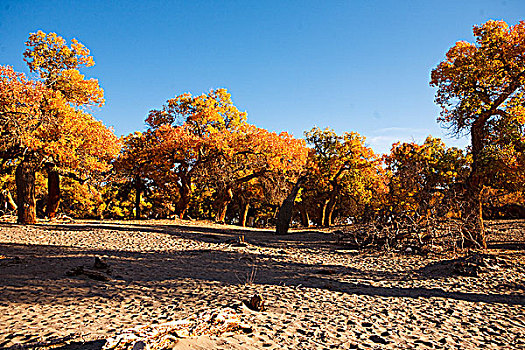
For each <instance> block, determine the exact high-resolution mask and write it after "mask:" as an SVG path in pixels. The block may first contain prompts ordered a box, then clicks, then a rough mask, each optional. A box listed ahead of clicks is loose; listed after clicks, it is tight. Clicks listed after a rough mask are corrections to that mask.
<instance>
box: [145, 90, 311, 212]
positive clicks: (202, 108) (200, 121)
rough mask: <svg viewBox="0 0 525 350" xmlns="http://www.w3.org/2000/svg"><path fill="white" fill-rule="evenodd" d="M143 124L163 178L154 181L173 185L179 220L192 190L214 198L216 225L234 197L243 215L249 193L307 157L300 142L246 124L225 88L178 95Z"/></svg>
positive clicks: (188, 203) (277, 177)
mask: <svg viewBox="0 0 525 350" xmlns="http://www.w3.org/2000/svg"><path fill="white" fill-rule="evenodd" d="M147 123H148V125H150V129H149V131H148V135H150V137H151V142H152V144H153V145H155V146H154V147H153V148H152V159H153V160H152V162H153V163H154V164H155V165H156V167H157V168H158V169H163V170H162V171H159V173H161V174H164V175H162V176H163V177H164V179H161V178H157V180H156V182H158V183H159V186H165V187H166V188H168V187H169V186H170V185H173V184H174V185H175V186H176V187H177V189H176V190H177V192H178V200H177V205H176V213H177V215H179V216H180V217H183V216H184V215H185V214H186V213H187V210H188V208H189V205H190V202H191V201H192V195H193V194H194V193H195V190H198V192H199V193H202V194H204V193H212V194H213V198H214V201H213V204H212V205H213V207H214V208H215V213H214V214H213V216H214V218H215V220H216V221H218V222H224V220H225V217H226V213H227V210H228V206H229V205H230V203H231V202H232V201H233V199H234V196H235V195H238V196H240V197H242V198H243V200H244V203H243V210H244V213H243V216H244V217H245V216H246V215H244V214H245V213H246V212H247V208H249V198H250V195H248V193H251V194H253V193H256V192H258V190H256V189H255V187H256V186H264V185H265V184H268V183H270V182H272V181H273V182H274V183H275V181H277V179H281V178H282V177H283V176H291V174H292V173H295V170H296V168H297V167H301V164H302V162H303V163H304V160H305V158H306V148H305V147H304V142H303V141H301V140H296V139H294V138H293V137H291V135H289V134H287V133H281V134H279V135H278V134H276V133H271V132H268V131H266V130H264V129H261V128H257V127H255V126H253V125H250V124H248V123H247V122H246V113H245V112H241V111H239V110H238V109H237V108H236V107H235V106H234V105H233V102H232V100H231V96H230V94H228V92H227V91H226V90H225V89H216V90H212V91H210V92H209V93H208V94H203V95H200V96H191V95H190V94H182V95H179V96H177V97H175V98H173V99H170V100H168V101H167V103H166V105H164V106H163V108H162V109H160V110H152V111H151V112H150V114H149V116H148V119H147ZM161 184H163V185H161ZM272 187H273V188H275V187H276V186H272ZM243 191H244V192H243ZM270 192H271V191H268V192H267V194H269V193H270ZM243 221H244V220H243Z"/></svg>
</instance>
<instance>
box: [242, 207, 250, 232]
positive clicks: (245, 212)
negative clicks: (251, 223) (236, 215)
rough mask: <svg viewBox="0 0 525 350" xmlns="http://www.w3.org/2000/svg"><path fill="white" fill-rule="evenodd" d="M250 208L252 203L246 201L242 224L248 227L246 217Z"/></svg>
mask: <svg viewBox="0 0 525 350" xmlns="http://www.w3.org/2000/svg"><path fill="white" fill-rule="evenodd" d="M248 210H250V203H244V204H243V206H242V212H241V226H242V227H246V219H248Z"/></svg>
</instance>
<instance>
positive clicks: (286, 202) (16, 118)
mask: <svg viewBox="0 0 525 350" xmlns="http://www.w3.org/2000/svg"><path fill="white" fill-rule="evenodd" d="M474 36H475V42H472V43H470V42H464V41H460V42H457V43H456V44H455V45H454V46H453V47H452V48H450V50H449V51H448V52H447V53H446V56H445V58H444V59H443V61H442V62H441V63H440V64H439V65H438V66H437V67H435V68H434V69H433V70H432V72H431V81H430V85H431V86H432V87H435V88H436V97H435V102H436V104H437V105H438V106H439V107H440V108H441V114H440V116H439V117H438V122H439V123H441V124H442V125H443V127H446V128H448V130H449V131H450V132H451V134H453V135H457V136H461V135H468V136H469V137H470V140H471V143H470V144H471V145H470V146H469V147H468V148H467V149H465V150H462V149H458V148H454V147H447V146H446V145H445V144H444V142H443V141H442V140H440V139H438V138H434V137H432V136H428V138H427V139H426V140H425V141H424V143H422V144H418V143H414V142H412V143H395V144H393V145H392V148H391V151H390V153H389V154H385V155H381V154H376V153H374V151H373V150H372V149H371V148H370V147H368V146H367V143H366V139H365V137H364V136H362V135H359V134H358V133H356V132H352V131H348V132H345V133H342V134H337V133H335V132H334V131H333V130H331V129H320V128H317V127H314V128H312V129H311V130H309V131H307V132H305V134H304V139H301V138H297V137H294V136H292V135H291V134H289V133H286V132H282V133H280V134H277V133H275V132H270V131H268V130H265V129H263V128H259V127H257V126H255V125H252V124H250V123H249V122H248V119H247V113H246V112H243V111H240V110H238V108H237V107H236V106H235V104H234V103H233V100H232V97H231V96H230V94H229V93H228V92H227V91H226V90H225V89H222V88H221V89H214V90H211V91H207V92H203V93H202V94H201V95H198V96H193V95H190V94H188V93H182V94H177V93H175V96H174V97H173V98H171V99H169V100H167V101H166V102H165V103H164V105H162V106H151V108H152V109H151V111H150V112H149V114H148V115H147V116H146V118H145V123H146V125H147V129H146V130H145V131H136V132H134V133H131V134H129V135H127V136H123V137H120V138H119V137H117V136H116V135H115V134H114V133H113V131H112V130H111V129H110V128H108V127H107V126H105V125H104V124H103V122H101V121H98V120H96V119H95V118H94V117H93V116H92V115H91V114H90V113H89V107H90V106H102V105H103V104H104V102H105V100H104V92H103V90H102V88H101V87H100V85H99V82H98V80H97V79H93V78H87V77H86V76H84V75H83V74H81V73H80V69H84V68H88V67H90V66H93V65H94V60H93V57H92V56H91V54H90V51H89V50H88V48H86V47H85V46H84V45H83V44H81V43H80V42H79V41H77V40H75V39H73V40H72V41H71V42H70V43H68V42H67V41H66V40H64V39H63V38H62V37H60V36H59V35H57V34H55V33H44V32H42V31H38V32H36V33H32V34H30V36H29V38H28V40H27V42H26V46H27V49H26V51H25V52H24V53H23V57H24V61H25V62H26V63H27V65H28V67H29V70H30V72H31V73H32V74H31V76H30V77H28V76H26V75H25V74H23V73H19V72H16V71H14V70H13V68H12V67H10V66H8V65H4V66H0V126H1V129H0V169H1V176H0V187H1V195H0V204H1V207H0V210H1V214H4V215H16V216H17V221H18V223H21V224H33V223H35V222H36V221H37V218H38V217H40V218H44V217H47V218H54V217H56V216H57V215H67V216H70V217H74V218H99V219H108V218H113V219H114V218H118V219H127V218H136V219H147V218H173V217H178V218H182V219H190V218H191V219H206V220H214V221H216V222H219V223H229V224H236V225H241V226H254V227H267V226H273V225H276V224H277V226H278V231H279V227H280V228H281V229H282V230H284V231H286V230H287V229H288V225H289V224H290V225H292V226H303V227H310V226H319V227H327V226H332V225H346V224H359V225H365V227H368V228H369V229H370V230H371V231H370V232H372V233H375V234H376V237H371V236H370V233H369V234H368V235H367V236H366V237H357V236H356V242H357V243H364V242H365V241H366V240H370V239H375V240H376V242H379V243H381V244H390V245H391V244H395V242H397V241H399V240H401V239H405V238H407V236H410V235H412V236H413V235H417V239H418V240H419V241H422V240H425V239H427V238H429V237H432V235H435V234H436V232H437V231H436V230H437V229H438V228H443V227H446V228H447V230H446V232H448V233H449V234H450V235H451V237H454V239H457V238H459V239H460V240H461V242H462V244H464V245H470V246H477V247H485V246H486V242H485V229H484V225H483V219H484V218H485V219H486V218H492V219H494V218H525V197H524V191H525V187H524V186H525V129H524V124H525V95H524V94H525V22H520V23H518V24H516V25H514V26H509V25H507V24H506V23H505V22H503V21H488V22H486V23H485V24H483V25H480V26H475V27H474ZM100 78H101V79H102V80H103V77H100ZM429 117H432V116H429ZM326 118H327V120H329V119H330V116H326Z"/></svg>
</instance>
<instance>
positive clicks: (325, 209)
mask: <svg viewBox="0 0 525 350" xmlns="http://www.w3.org/2000/svg"><path fill="white" fill-rule="evenodd" d="M329 202H330V199H326V200H325V201H324V203H323V206H322V208H321V226H326V217H327V212H328V204H329Z"/></svg>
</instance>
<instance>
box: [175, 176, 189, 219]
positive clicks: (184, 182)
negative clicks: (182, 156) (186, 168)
mask: <svg viewBox="0 0 525 350" xmlns="http://www.w3.org/2000/svg"><path fill="white" fill-rule="evenodd" d="M180 179H181V183H180V184H179V195H180V200H179V201H178V202H177V205H176V207H175V210H176V211H177V215H178V216H179V218H181V219H183V218H184V216H185V215H186V211H187V210H188V208H189V206H190V199H191V182H190V179H189V177H187V176H185V175H181V176H180Z"/></svg>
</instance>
